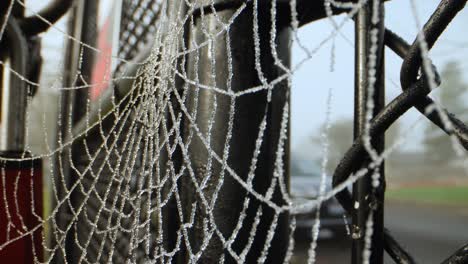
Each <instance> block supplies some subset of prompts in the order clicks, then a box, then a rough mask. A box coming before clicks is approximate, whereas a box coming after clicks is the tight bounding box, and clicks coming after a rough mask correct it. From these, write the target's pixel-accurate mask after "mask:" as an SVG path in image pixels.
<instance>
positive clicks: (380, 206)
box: [352, 0, 385, 264]
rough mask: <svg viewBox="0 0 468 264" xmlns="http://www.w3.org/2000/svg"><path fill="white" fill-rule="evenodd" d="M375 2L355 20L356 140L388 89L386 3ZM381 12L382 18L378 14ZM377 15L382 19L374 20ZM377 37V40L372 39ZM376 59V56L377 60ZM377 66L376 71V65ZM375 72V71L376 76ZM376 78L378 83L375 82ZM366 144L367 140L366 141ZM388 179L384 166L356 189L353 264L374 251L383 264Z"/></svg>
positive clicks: (378, 146)
mask: <svg viewBox="0 0 468 264" xmlns="http://www.w3.org/2000/svg"><path fill="white" fill-rule="evenodd" d="M380 2H381V1H378V0H372V1H369V2H368V3H367V4H365V5H364V6H363V7H362V8H361V10H360V11H359V12H358V14H357V16H356V18H355V19H356V20H355V45H356V46H355V52H356V53H355V67H356V68H355V69H356V77H355V110H354V111H355V112H354V116H355V120H354V137H355V138H358V137H362V136H363V135H364V131H365V126H366V122H367V121H366V114H367V113H368V111H372V117H374V116H375V115H376V114H377V113H378V112H379V111H380V109H382V108H383V107H384V105H385V102H384V101H385V88H384V51H383V29H384V27H383V22H384V21H383V18H384V14H383V3H380ZM374 12H379V14H374ZM374 15H377V17H378V19H377V20H375V18H373V16H374ZM372 36H373V37H376V38H377V41H375V39H374V40H373V39H372ZM374 55H375V56H374ZM373 64H374V65H375V69H373V66H372V65H373ZM372 70H375V71H373V72H372ZM374 77H375V79H373V78H374ZM370 97H372V100H373V102H374V106H373V109H369V105H368V104H367V103H368V100H369V98H370ZM362 140H364V139H362ZM371 145H372V148H373V149H375V150H376V151H377V153H379V154H380V153H381V152H382V151H383V148H384V135H382V136H378V137H374V138H372V139H371ZM363 159H366V162H365V163H364V167H368V166H369V164H370V163H371V161H372V159H371V158H370V155H366V156H363ZM375 173H378V174H379V185H378V186H377V187H373V186H372V181H373V180H372V175H373V174H375ZM384 192H385V177H384V166H383V164H381V165H380V166H379V167H377V168H375V169H371V170H370V172H369V173H368V175H366V176H365V177H363V178H361V179H360V180H358V181H357V182H356V183H355V184H354V185H353V200H354V209H355V210H354V213H353V215H352V218H353V243H352V244H353V245H352V263H353V264H358V263H359V264H360V263H364V262H363V261H365V260H366V258H367V256H366V254H365V252H366V250H370V258H369V262H370V263H375V264H378V263H383V252H384V251H383V250H384V248H383V245H384V243H383V223H384V219H383V212H384ZM369 217H372V220H371V221H372V223H373V224H372V236H371V240H370V244H366V234H368V233H367V232H370V230H369V229H370V228H367V222H368V219H369Z"/></svg>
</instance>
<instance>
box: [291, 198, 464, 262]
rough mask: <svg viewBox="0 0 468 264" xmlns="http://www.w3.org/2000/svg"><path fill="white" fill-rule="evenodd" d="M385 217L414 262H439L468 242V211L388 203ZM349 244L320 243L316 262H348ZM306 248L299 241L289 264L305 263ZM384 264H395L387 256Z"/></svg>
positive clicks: (337, 241)
mask: <svg viewBox="0 0 468 264" xmlns="http://www.w3.org/2000/svg"><path fill="white" fill-rule="evenodd" d="M385 217H386V218H385V221H386V226H387V227H388V228H389V229H390V230H391V232H392V234H393V235H394V236H395V238H396V239H397V240H398V241H399V242H400V243H401V244H402V245H404V247H405V248H406V249H407V250H408V251H409V252H411V253H412V255H413V256H414V258H415V259H416V261H417V263H422V264H431V263H441V262H442V261H443V260H444V259H445V258H447V257H448V256H449V255H451V254H452V253H453V252H454V251H455V250H456V249H458V248H460V247H461V246H462V245H463V244H464V243H468V208H462V207H452V208H446V207H441V206H429V205H415V204H405V203H400V202H389V203H387V204H386V212H385ZM350 244H351V242H350V240H349V239H348V240H342V239H341V240H339V239H335V238H326V239H322V240H320V241H319V243H318V248H317V262H316V263H318V264H322V263H325V264H326V263H332V264H334V263H350V262H349V259H350V254H351V251H350ZM308 247H309V244H308V242H307V241H304V240H301V242H299V241H298V244H297V250H296V254H295V256H294V258H293V261H292V262H293V263H306V261H305V259H306V256H307V250H308ZM385 263H394V262H393V261H391V260H390V258H388V256H387V258H386V260H385Z"/></svg>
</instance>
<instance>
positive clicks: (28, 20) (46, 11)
mask: <svg viewBox="0 0 468 264" xmlns="http://www.w3.org/2000/svg"><path fill="white" fill-rule="evenodd" d="M73 2H74V1H73V0H54V1H51V2H50V3H49V4H48V5H47V6H46V7H44V8H43V9H42V10H40V11H39V12H37V14H33V15H31V16H29V17H25V18H24V19H23V20H22V21H21V28H22V29H23V32H24V33H25V34H26V35H27V36H34V35H37V34H40V33H42V32H45V31H46V30H47V29H49V27H50V26H51V24H54V23H55V22H57V21H58V20H59V19H60V18H61V17H62V16H64V15H65V14H66V13H67V12H68V10H69V9H70V8H71V6H72V4H73ZM45 21H47V22H45Z"/></svg>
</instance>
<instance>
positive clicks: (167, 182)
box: [0, 0, 467, 263]
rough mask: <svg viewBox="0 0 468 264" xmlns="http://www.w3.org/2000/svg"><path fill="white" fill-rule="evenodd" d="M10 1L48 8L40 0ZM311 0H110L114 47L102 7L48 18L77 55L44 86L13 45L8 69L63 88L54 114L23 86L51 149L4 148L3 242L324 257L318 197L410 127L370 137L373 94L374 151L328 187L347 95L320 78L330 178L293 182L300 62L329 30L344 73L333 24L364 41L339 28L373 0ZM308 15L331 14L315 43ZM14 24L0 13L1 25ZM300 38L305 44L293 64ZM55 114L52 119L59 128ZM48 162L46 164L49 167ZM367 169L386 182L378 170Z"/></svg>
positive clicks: (2, 247) (161, 253)
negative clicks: (18, 62) (310, 188)
mask: <svg viewBox="0 0 468 264" xmlns="http://www.w3.org/2000/svg"><path fill="white" fill-rule="evenodd" d="M13 2H14V4H15V5H20V6H23V7H24V8H25V9H26V10H28V12H31V13H32V14H33V15H36V16H38V17H39V18H40V19H43V18H41V17H40V15H39V14H37V13H34V11H33V10H32V9H31V8H30V7H29V5H28V1H26V2H25V1H23V0H17V1H13ZM82 2H84V1H75V3H74V5H73V6H72V10H74V11H73V14H74V15H79V14H80V12H85V11H86V12H91V13H92V10H95V11H96V10H97V9H98V5H97V4H88V5H87V7H86V8H83V5H82ZM88 2H92V1H88ZM304 2H305V1H300V0H289V1H283V0H273V1H263V0H247V1H240V0H239V1H215V0H211V1H210V0H184V1H183V0H134V1H129V0H122V1H115V3H112V4H110V5H109V6H112V8H114V9H115V10H117V11H115V10H114V9H113V10H114V11H115V12H114V11H113V12H112V14H114V17H113V20H112V19H111V20H108V21H107V22H108V23H109V24H107V30H108V31H114V33H115V34H110V35H108V36H110V37H109V38H111V39H113V40H114V41H110V42H109V43H112V42H115V43H118V45H116V46H115V47H113V49H108V48H106V47H105V46H103V45H101V44H102V43H100V41H101V39H96V34H97V32H96V30H97V29H96V25H97V24H98V21H99V19H100V18H99V17H98V16H94V17H88V18H86V19H85V21H84V22H83V25H84V26H83V29H84V30H88V32H91V33H88V36H86V37H83V36H80V35H79V34H80V33H79V32H78V33H76V32H74V31H73V30H72V31H70V30H68V31H67V30H64V29H63V27H58V26H56V25H53V26H52V27H51V28H50V29H49V30H50V31H55V32H57V34H60V35H61V36H62V37H63V38H64V39H66V41H67V43H68V44H67V45H68V46H67V47H68V50H71V52H70V54H71V55H70V54H68V57H65V54H61V55H60V54H59V55H58V56H63V57H65V59H64V62H63V63H62V64H63V65H61V66H62V67H63V68H65V69H67V71H65V73H64V74H63V75H62V76H58V77H56V78H54V80H53V81H51V82H49V83H48V87H42V86H41V85H39V83H38V82H37V81H36V80H31V79H29V78H28V76H27V75H26V74H25V73H22V72H20V71H17V70H16V69H15V68H14V67H10V64H9V62H8V61H7V60H5V59H4V57H2V61H1V66H2V69H3V71H4V72H5V73H7V75H9V76H10V78H18V79H19V80H21V82H22V83H24V85H25V87H28V88H29V89H34V88H37V87H39V89H52V90H54V91H56V92H58V93H59V98H58V101H59V102H58V105H57V107H56V110H54V111H58V114H57V116H55V115H54V114H52V112H53V111H52V112H44V113H39V114H38V113H34V112H31V110H30V109H31V105H32V104H34V99H32V98H30V97H28V100H26V102H27V104H28V106H27V107H28V109H29V110H28V111H26V116H25V120H26V121H25V123H26V131H25V133H26V134H31V133H36V134H38V135H40V136H41V137H43V138H42V142H43V143H41V144H43V145H44V146H46V148H45V149H46V150H45V151H43V152H42V153H35V152H34V151H31V146H30V143H28V142H27V140H26V142H25V147H24V148H23V149H21V151H23V152H21V153H20V154H19V155H17V156H9V155H6V154H5V155H2V157H1V158H0V161H1V162H2V166H3V167H2V168H1V172H0V173H1V177H2V178H1V179H0V181H1V183H2V184H0V186H2V190H1V194H0V195H1V198H0V204H1V206H0V214H2V216H1V218H0V219H1V220H2V222H0V223H1V225H2V227H1V228H5V230H4V231H2V232H0V234H1V235H2V236H3V237H1V238H0V252H2V251H4V252H7V251H12V250H15V248H14V247H15V245H18V244H19V243H21V241H28V242H25V244H24V245H29V248H26V251H27V252H28V253H27V254H30V255H31V256H32V259H33V260H34V261H35V262H38V263H39V262H40V263H50V262H53V263H70V262H71V263H224V262H226V263H290V262H293V263H315V262H317V257H316V256H317V252H318V251H320V241H319V240H318V235H319V232H320V230H321V225H320V219H321V217H320V213H321V212H322V210H321V209H320V208H321V207H322V206H323V204H324V203H326V202H327V201H329V200H331V199H334V198H333V197H334V195H335V194H336V193H337V192H339V191H341V190H343V189H345V188H347V187H348V186H351V185H352V184H353V183H354V182H355V181H356V180H357V179H359V178H360V177H363V176H365V175H368V171H369V170H371V171H372V170H373V168H375V167H376V166H378V165H380V164H381V163H382V162H383V160H384V158H385V157H387V156H388V155H389V154H390V153H391V152H392V151H393V150H394V149H395V148H396V146H397V145H398V144H401V143H402V142H403V141H404V139H405V137H404V136H401V137H400V138H399V140H398V142H396V143H395V144H393V145H387V146H386V148H385V150H384V151H383V152H382V153H378V152H377V151H376V150H374V149H373V148H372V146H371V143H370V142H371V140H372V138H371V137H370V132H369V129H370V128H369V127H370V125H369V124H370V123H371V119H372V115H371V114H370V113H371V111H372V109H373V107H374V102H373V100H371V99H369V100H368V102H367V107H368V109H369V110H368V111H369V114H368V115H366V122H367V125H366V126H365V129H364V133H363V142H364V146H365V148H366V151H367V152H368V153H369V157H370V158H371V162H370V164H371V165H369V167H364V168H362V169H361V170H359V171H357V172H355V173H354V174H352V176H351V177H349V178H348V179H347V180H346V181H345V182H344V183H342V184H339V185H338V186H337V187H336V188H334V189H329V188H325V185H326V184H327V183H326V182H327V177H328V175H326V172H325V170H326V167H327V166H328V154H329V153H328V148H329V143H330V142H329V140H330V139H329V136H328V134H329V129H330V127H331V126H330V115H331V113H332V112H333V108H332V107H331V105H332V101H333V98H334V97H335V96H339V95H338V93H336V92H335V91H333V92H332V89H331V88H328V87H329V86H328V85H326V84H324V85H322V87H319V88H321V89H330V91H329V92H328V99H327V101H328V102H327V106H326V110H325V111H326V115H325V116H323V117H311V118H318V119H320V120H324V123H325V124H324V126H323V127H324V129H323V131H322V134H321V140H322V149H318V150H317V152H320V153H322V154H321V155H322V163H321V167H322V174H321V175H322V176H321V177H320V180H321V183H320V188H319V192H318V194H317V197H315V198H313V199H312V198H311V199H309V200H304V199H295V197H294V195H292V194H291V193H290V182H289V176H288V175H289V164H290V156H289V148H290V140H289V137H290V91H291V84H292V78H293V76H294V73H295V71H296V70H297V69H299V68H301V67H303V65H304V64H305V63H306V62H308V61H313V60H314V56H315V54H316V53H317V52H318V51H319V50H321V49H323V47H324V46H326V45H328V44H330V43H333V44H332V51H331V55H330V64H329V65H325V66H324V65H318V66H317V67H330V68H331V69H330V71H333V68H334V63H335V59H336V58H335V57H336V55H335V46H334V42H335V40H336V38H343V39H345V41H346V42H347V43H349V44H350V45H353V41H352V40H350V39H349V38H348V37H347V36H345V35H343V34H342V28H343V27H344V26H346V25H347V24H349V23H353V17H354V16H355V14H356V13H357V12H359V10H360V9H361V8H362V7H363V6H365V5H367V4H368V3H367V1H366V0H360V1H354V2H353V3H351V2H349V1H334V0H325V1H323V3H322V4H319V5H317V6H318V10H319V11H314V10H302V9H300V8H301V7H302V6H303V5H304ZM371 2H372V3H373V5H374V6H371V8H373V10H374V16H373V17H372V21H371V22H372V23H373V24H378V23H379V18H380V17H381V16H379V12H380V11H379V10H380V9H379V6H380V4H381V3H380V1H371ZM109 8H110V7H109ZM83 10H85V11H83ZM337 12H340V13H342V15H341V16H340V17H339V18H337V17H334V15H336V14H337ZM94 13H95V14H96V13H97V12H94ZM115 14H119V16H115ZM8 16H13V12H11V10H10V11H9V12H8ZM70 16H71V15H70ZM306 16H310V17H312V18H311V19H310V20H309V21H308V22H310V21H313V20H316V19H319V18H323V19H328V20H329V22H330V23H331V25H332V26H333V27H332V28H333V30H331V31H330V32H329V34H328V35H326V36H318V37H319V38H320V39H321V41H320V42H319V45H317V46H314V47H311V46H310V45H308V43H304V42H303V41H301V39H300V38H299V37H298V35H297V31H298V28H299V27H300V26H302V23H303V22H302V21H304V17H306ZM414 16H415V18H417V15H416V12H415V15H414ZM44 20H45V19H44ZM107 22H106V23H107ZM114 24H115V25H118V26H116V27H115V26H114ZM8 26H9V24H8V23H6V22H5V23H4V24H3V25H1V27H0V37H3V35H4V34H6V33H4V31H5V30H4V29H5V28H7V27H8ZM418 26H420V25H418ZM72 28H73V27H72ZM75 30H76V29H75ZM93 30H94V31H93ZM5 32H7V31H5ZM378 33H379V32H377V31H376V32H371V47H370V51H369V52H370V54H371V55H370V57H371V58H374V60H373V59H370V61H369V65H368V74H369V76H370V81H369V93H370V94H372V91H373V90H372V87H374V82H373V81H375V79H376V78H375V76H376V75H377V74H378V72H377V70H376V64H377V62H376V61H375V58H376V57H377V56H376V52H377V50H378V47H377V46H378V36H377V35H378ZM419 40H420V43H421V49H422V51H423V52H422V53H423V56H422V57H423V67H424V68H425V70H424V71H425V72H426V73H427V74H428V76H429V80H430V81H429V82H430V85H431V88H434V89H435V88H436V87H437V84H436V81H435V79H436V76H435V74H434V73H433V72H432V71H433V69H432V68H431V61H430V60H429V59H428V54H427V47H426V46H425V40H424V38H423V36H420V38H419ZM292 43H295V44H296V45H297V46H298V47H299V48H300V49H301V50H302V52H303V53H304V54H306V56H305V57H304V59H303V60H302V61H299V62H298V63H295V64H294V65H293V64H292V63H291V58H290V48H291V46H292V45H293V44H292ZM104 44H105V43H104ZM350 70H351V69H350ZM46 78H47V77H46ZM49 78H50V76H49ZM2 80H3V79H2ZM352 87H353V84H352V83H350V84H349V88H350V89H352ZM311 89H312V87H311ZM313 89H318V88H317V87H315V88H313ZM369 98H372V96H369ZM41 102H42V103H44V104H47V100H42V101H41ZM428 111H438V112H440V114H441V116H442V117H445V118H443V121H444V124H446V126H447V128H448V129H450V128H451V122H450V120H449V119H448V118H447V117H446V116H447V115H446V114H445V112H443V111H442V110H441V108H440V107H438V106H436V107H433V109H429V110H428ZM38 120H39V122H38ZM50 122H52V123H56V128H54V129H53V130H50V129H49V128H48V125H47V124H48V123H50ZM51 135H52V136H51ZM51 138H52V140H51ZM451 143H452V144H453V147H454V148H455V149H456V150H457V153H458V154H459V157H460V159H461V160H462V161H463V163H464V164H465V167H466V166H467V165H466V163H467V162H466V153H465V152H464V150H463V149H462V148H461V147H460V142H458V140H457V138H456V137H453V139H452V142H451ZM41 161H42V162H44V163H47V164H49V165H48V166H46V167H44V168H45V169H44V170H43V173H42V176H41V174H40V173H39V172H38V171H37V170H40V168H41V167H40V166H38V164H39V163H40V162H41ZM35 168H36V170H35ZM371 176H372V177H373V179H374V181H373V187H375V188H377V187H378V186H379V185H380V184H381V182H379V175H378V172H377V171H374V173H373V174H372V175H371ZM307 214H309V215H311V217H310V220H311V221H314V224H313V227H312V228H311V230H310V232H311V234H310V237H311V238H312V239H311V241H310V243H309V244H308V246H307V248H306V249H305V252H306V253H304V254H303V255H304V256H305V257H304V258H303V259H297V258H295V254H296V241H295V231H296V227H297V223H298V221H301V218H300V217H301V216H303V215H307ZM371 215H372V214H371ZM348 217H349V216H348V215H345V214H344V211H343V215H342V216H341V217H340V219H341V220H343V221H342V224H341V225H342V226H343V229H345V228H346V229H347V230H348V234H347V235H349V236H351V235H352V234H350V233H349V229H350V228H349V226H348V225H349V220H347V219H348ZM372 229H373V223H372V221H371V218H369V221H368V223H367V228H366V230H365V232H364V234H363V235H364V236H365V238H366V247H365V251H366V252H365V253H364V255H365V256H367V257H368V256H369V255H370V252H368V251H369V249H370V248H371V245H370V243H371V240H370V237H371V235H372Z"/></svg>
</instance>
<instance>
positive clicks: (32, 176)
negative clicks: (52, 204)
mask: <svg viewBox="0 0 468 264" xmlns="http://www.w3.org/2000/svg"><path fill="white" fill-rule="evenodd" d="M0 190H1V193H0V263H16V264H23V263H24V264H27V263H28V264H29V263H34V261H35V258H37V259H36V261H42V259H43V246H42V238H43V234H42V224H41V219H42V211H43V209H42V161H41V160H33V161H31V160H29V161H8V162H1V163H0Z"/></svg>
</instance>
